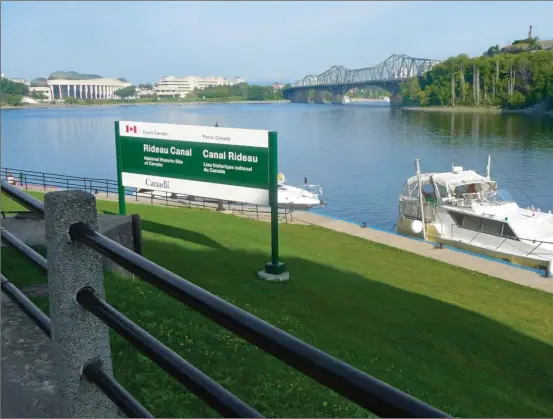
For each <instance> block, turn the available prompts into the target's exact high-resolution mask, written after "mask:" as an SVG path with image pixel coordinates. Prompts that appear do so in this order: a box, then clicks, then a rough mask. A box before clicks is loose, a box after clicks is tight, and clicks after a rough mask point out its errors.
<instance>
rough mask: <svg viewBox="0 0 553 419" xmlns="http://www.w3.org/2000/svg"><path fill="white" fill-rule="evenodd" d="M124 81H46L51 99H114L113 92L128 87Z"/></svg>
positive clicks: (128, 84)
mask: <svg viewBox="0 0 553 419" xmlns="http://www.w3.org/2000/svg"><path fill="white" fill-rule="evenodd" d="M129 86H131V84H130V83H129V82H126V81H121V80H119V79H111V78H99V79H86V80H69V79H55V80H48V88H49V89H50V96H51V98H52V99H65V98H67V97H74V98H76V99H116V98H117V95H116V94H115V92H116V91H117V90H118V89H122V88H124V87H129Z"/></svg>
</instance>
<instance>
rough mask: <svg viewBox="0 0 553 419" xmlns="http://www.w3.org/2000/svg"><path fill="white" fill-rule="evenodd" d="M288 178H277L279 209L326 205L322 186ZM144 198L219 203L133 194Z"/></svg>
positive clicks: (149, 191)
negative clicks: (291, 181) (293, 182)
mask: <svg viewBox="0 0 553 419" xmlns="http://www.w3.org/2000/svg"><path fill="white" fill-rule="evenodd" d="M285 181H286V177H285V176H284V174H283V173H279V174H278V177H277V188H278V207H279V208H281V209H287V210H308V209H310V208H313V207H316V206H324V205H326V203H325V202H324V201H323V200H322V199H321V198H320V196H321V195H322V193H323V190H322V188H321V186H320V185H308V184H307V178H304V185H303V186H290V185H286V184H285V183H284V182H285ZM137 193H138V196H142V197H145V198H152V199H158V200H165V199H166V198H170V199H171V200H177V201H179V200H181V201H183V202H184V201H195V200H196V199H200V200H202V201H204V202H212V203H217V202H219V200H217V199H213V198H202V197H200V196H191V195H187V194H186V193H183V194H180V193H179V194H176V193H166V192H162V191H154V190H152V189H138V191H136V190H135V191H134V192H132V195H136V194H137Z"/></svg>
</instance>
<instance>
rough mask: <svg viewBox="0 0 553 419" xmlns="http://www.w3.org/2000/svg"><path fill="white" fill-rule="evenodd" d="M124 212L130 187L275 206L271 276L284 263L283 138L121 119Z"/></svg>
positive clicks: (121, 201)
mask: <svg viewBox="0 0 553 419" xmlns="http://www.w3.org/2000/svg"><path fill="white" fill-rule="evenodd" d="M115 139H116V152H117V175H118V176H117V178H118V182H119V212H120V213H121V214H125V212H126V208H125V195H124V186H129V187H134V188H137V189H149V190H154V191H164V192H168V193H179V194H185V195H192V196H201V197H205V198H214V199H220V200H226V201H238V202H245V203H251V204H258V205H270V206H271V233H272V234H271V235H272V261H271V263H268V264H267V265H266V267H265V271H266V272H267V273H271V274H280V273H283V272H284V271H285V267H284V264H282V263H280V262H279V261H278V202H277V201H278V192H277V170H278V166H277V134H276V132H269V131H264V130H249V129H236V128H219V127H206V126H195V125H175V124H157V123H150V122H134V121H117V122H116V123H115Z"/></svg>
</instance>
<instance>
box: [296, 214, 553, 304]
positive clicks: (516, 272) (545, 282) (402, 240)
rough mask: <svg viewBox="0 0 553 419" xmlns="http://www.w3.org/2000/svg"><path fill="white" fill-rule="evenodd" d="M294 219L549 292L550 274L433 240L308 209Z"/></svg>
mask: <svg viewBox="0 0 553 419" xmlns="http://www.w3.org/2000/svg"><path fill="white" fill-rule="evenodd" d="M294 221H299V222H302V223H304V224H310V225H316V226H319V227H324V228H328V229H330V230H334V231H339V232H341V233H346V234H350V235H352V236H357V237H361V238H364V239H367V240H370V241H373V242H377V243H382V244H385V245H388V246H391V247H395V248H397V249H402V250H406V251H408V252H411V253H416V254H417V255H421V256H424V257H428V258H431V259H435V260H439V261H441V262H445V263H449V264H450V265H455V266H459V267H461V268H465V269H469V270H472V271H476V272H480V273H483V274H486V275H490V276H494V277H496V278H499V279H503V280H505V281H509V282H514V283H516V284H520V285H524V286H527V287H531V288H535V289H538V290H541V291H545V292H550V293H553V278H545V277H543V276H540V275H539V274H538V273H537V272H533V271H529V270H526V269H522V268H518V267H516V266H509V265H506V264H504V263H501V262H495V261H493V260H489V259H484V258H481V257H478V256H473V255H470V254H467V253H463V252H459V251H456V250H453V249H447V248H443V249H437V248H435V247H434V244H431V243H425V242H422V241H419V240H413V239H411V238H408V237H402V236H400V235H397V234H393V233H387V232H385V231H379V230H373V229H371V228H362V227H360V226H357V225H355V224H352V223H348V222H346V221H340V220H335V219H332V218H327V217H324V216H322V215H318V214H314V213H311V212H303V211H297V212H294Z"/></svg>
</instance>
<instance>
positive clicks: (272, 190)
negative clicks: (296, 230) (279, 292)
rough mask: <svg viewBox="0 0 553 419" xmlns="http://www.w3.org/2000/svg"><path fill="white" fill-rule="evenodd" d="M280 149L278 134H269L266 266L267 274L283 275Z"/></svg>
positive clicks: (284, 267) (284, 269)
mask: <svg viewBox="0 0 553 419" xmlns="http://www.w3.org/2000/svg"><path fill="white" fill-rule="evenodd" d="M277 152H278V147H277V133H276V132H269V203H270V205H271V262H269V263H266V264H265V273H266V274H269V275H275V276H278V275H282V274H284V273H285V271H286V265H284V263H282V262H280V261H279V260H278V187H277V176H278V154H277Z"/></svg>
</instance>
